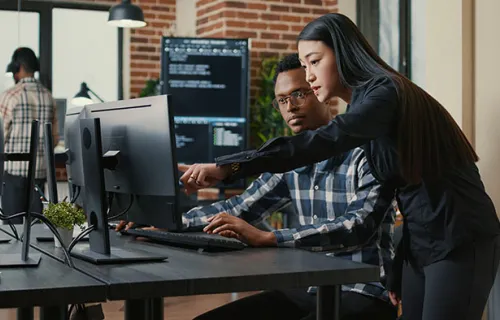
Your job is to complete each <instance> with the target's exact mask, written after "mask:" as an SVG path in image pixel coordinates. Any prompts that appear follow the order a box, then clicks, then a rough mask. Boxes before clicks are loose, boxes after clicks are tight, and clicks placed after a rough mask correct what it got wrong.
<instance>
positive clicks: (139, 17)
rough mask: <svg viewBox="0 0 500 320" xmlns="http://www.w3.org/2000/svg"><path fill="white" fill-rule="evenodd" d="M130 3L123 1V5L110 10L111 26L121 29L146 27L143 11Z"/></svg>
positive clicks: (128, 0)
mask: <svg viewBox="0 0 500 320" xmlns="http://www.w3.org/2000/svg"><path fill="white" fill-rule="evenodd" d="M130 1H131V0H122V3H120V4H117V5H116V6H113V7H111V9H109V18H108V24H109V25H111V26H114V27H119V28H142V27H145V26H146V22H145V21H144V13H142V9H141V8H140V7H139V6H136V5H133V4H132V3H131V2H130Z"/></svg>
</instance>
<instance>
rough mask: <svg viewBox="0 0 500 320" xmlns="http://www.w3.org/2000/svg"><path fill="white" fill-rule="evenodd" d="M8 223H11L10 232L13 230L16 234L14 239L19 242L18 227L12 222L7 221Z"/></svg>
mask: <svg viewBox="0 0 500 320" xmlns="http://www.w3.org/2000/svg"><path fill="white" fill-rule="evenodd" d="M7 222H8V223H9V227H10V230H12V233H14V238H15V239H16V240H19V233H17V229H16V227H15V226H14V224H13V223H12V221H10V220H7Z"/></svg>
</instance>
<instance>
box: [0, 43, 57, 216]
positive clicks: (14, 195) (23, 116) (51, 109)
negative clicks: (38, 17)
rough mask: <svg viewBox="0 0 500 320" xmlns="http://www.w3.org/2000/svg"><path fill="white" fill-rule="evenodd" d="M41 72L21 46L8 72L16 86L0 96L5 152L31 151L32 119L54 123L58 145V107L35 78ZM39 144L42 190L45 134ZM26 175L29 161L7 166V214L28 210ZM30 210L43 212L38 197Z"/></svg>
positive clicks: (38, 183) (37, 177)
mask: <svg viewBox="0 0 500 320" xmlns="http://www.w3.org/2000/svg"><path fill="white" fill-rule="evenodd" d="M39 69H40V67H39V61H38V58H37V57H36V55H35V53H34V52H33V50H31V49H29V48H24V47H22V48H18V49H16V51H14V54H13V55H12V61H11V62H10V64H9V66H8V68H7V71H9V72H12V74H13V76H14V81H15V83H16V84H15V86H14V87H12V88H10V89H8V90H7V91H5V92H3V93H2V94H1V95H0V115H1V116H2V121H3V134H4V139H5V147H4V150H5V152H6V153H27V152H29V149H30V148H29V146H30V137H31V123H32V121H33V120H39V121H40V124H41V125H43V124H44V123H46V122H52V128H53V133H52V134H53V137H54V145H56V144H57V142H58V141H57V140H58V136H57V119H56V104H55V101H54V99H53V98H52V95H51V93H50V92H49V90H48V89H47V88H45V87H44V86H43V85H42V84H41V83H40V82H38V81H37V80H36V79H35V72H36V71H39ZM38 143H39V144H38V154H37V165H36V172H35V184H36V186H37V187H38V188H39V189H40V190H43V189H44V185H45V181H46V164H45V160H44V149H43V135H42V134H40V138H39V141H38ZM27 176H28V162H6V163H5V173H4V176H3V193H2V209H3V211H4V213H5V214H7V215H13V214H15V213H19V212H23V211H25V205H26V201H27V199H26V192H25V190H26V185H27V183H28V179H27ZM31 209H32V211H33V212H39V213H40V212H42V203H41V200H40V198H39V197H38V196H36V197H34V201H33V203H32V207H31ZM12 222H13V223H18V224H19V223H22V218H16V219H13V220H12Z"/></svg>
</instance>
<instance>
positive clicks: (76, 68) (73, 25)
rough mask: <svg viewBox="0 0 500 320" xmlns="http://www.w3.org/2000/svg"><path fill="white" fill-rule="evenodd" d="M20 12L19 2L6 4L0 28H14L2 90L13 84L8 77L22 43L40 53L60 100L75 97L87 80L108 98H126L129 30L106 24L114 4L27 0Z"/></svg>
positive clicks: (1, 50)
mask: <svg viewBox="0 0 500 320" xmlns="http://www.w3.org/2000/svg"><path fill="white" fill-rule="evenodd" d="M17 9H18V8H17V1H10V0H8V1H4V0H0V27H3V28H2V30H9V31H11V30H13V32H10V33H6V32H4V33H3V37H2V45H1V46H0V90H4V89H5V87H6V86H7V87H8V86H10V85H12V84H13V81H12V80H10V79H7V78H6V77H4V76H3V75H4V74H5V69H6V67H7V64H8V62H10V58H11V55H12V53H13V51H14V49H15V48H16V47H17V46H18V44H19V45H26V46H29V47H31V48H32V49H33V51H35V53H37V54H38V56H39V58H40V75H39V78H40V81H41V82H42V83H43V84H44V85H45V86H46V87H47V88H49V89H50V90H52V89H54V90H53V94H54V97H55V98H63V99H64V98H66V99H67V98H71V97H72V96H73V95H74V94H76V93H77V91H78V90H79V88H80V83H81V82H83V81H86V82H88V85H89V87H90V88H91V89H92V90H93V91H95V92H96V93H97V94H99V95H100V96H101V95H102V98H104V99H105V100H117V99H122V98H123V83H122V82H123V81H122V61H123V59H122V58H123V56H122V51H123V50H122V47H123V32H122V30H121V29H117V28H113V27H110V26H108V25H107V24H106V20H107V14H108V10H109V6H106V5H98V4H79V3H74V2H68V3H64V2H60V1H47V0H44V1H41V0H40V1H27V0H25V1H22V2H21V12H20V13H19V15H18V13H17ZM18 17H19V18H18ZM18 21H19V22H20V24H19V25H20V36H19V37H18V32H17V25H18ZM14 26H15V27H14ZM18 38H19V40H18ZM9 81H10V82H9Z"/></svg>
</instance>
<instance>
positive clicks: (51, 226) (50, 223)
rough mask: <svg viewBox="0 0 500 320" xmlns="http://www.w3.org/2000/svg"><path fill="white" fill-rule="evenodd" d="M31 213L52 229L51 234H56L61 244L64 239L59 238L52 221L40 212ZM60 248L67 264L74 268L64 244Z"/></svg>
mask: <svg viewBox="0 0 500 320" xmlns="http://www.w3.org/2000/svg"><path fill="white" fill-rule="evenodd" d="M31 215H32V216H33V217H35V218H38V219H40V220H41V221H42V222H43V223H45V225H46V226H47V227H49V229H50V231H52V234H53V235H54V236H56V238H57V240H59V242H60V243H61V244H63V243H64V241H62V238H61V235H60V234H59V232H58V231H57V229H56V227H54V225H53V224H52V222H50V220H49V219H47V217H46V216H44V215H43V214H40V213H36V212H32V213H31ZM61 249H62V250H63V252H64V256H65V258H66V262H67V263H68V266H70V267H71V268H73V269H74V268H75V265H74V264H73V260H72V259H71V256H70V255H69V252H68V250H67V249H66V248H65V247H64V245H61Z"/></svg>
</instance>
